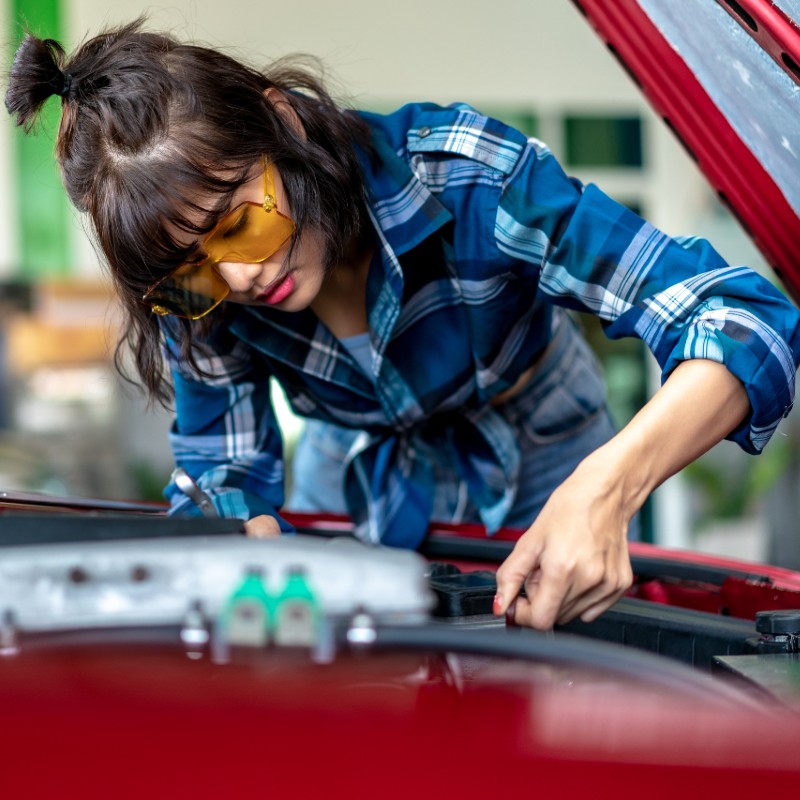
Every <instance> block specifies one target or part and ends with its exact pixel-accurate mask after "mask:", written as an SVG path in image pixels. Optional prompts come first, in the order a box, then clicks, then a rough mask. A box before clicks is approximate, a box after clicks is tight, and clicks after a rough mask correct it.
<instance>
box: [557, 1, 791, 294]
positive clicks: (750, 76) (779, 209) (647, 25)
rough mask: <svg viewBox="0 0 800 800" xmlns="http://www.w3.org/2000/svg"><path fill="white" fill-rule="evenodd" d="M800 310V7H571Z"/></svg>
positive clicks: (686, 4)
mask: <svg viewBox="0 0 800 800" xmlns="http://www.w3.org/2000/svg"><path fill="white" fill-rule="evenodd" d="M573 2H574V3H575V5H576V6H577V7H578V8H579V10H581V11H582V12H583V14H584V15H585V16H586V17H587V18H588V20H589V22H590V23H591V24H592V25H593V26H594V28H595V29H596V30H597V32H598V33H599V35H600V36H601V37H602V38H603V40H604V41H605V42H606V44H607V45H608V47H609V49H611V51H612V52H613V53H614V54H615V55H616V56H617V57H618V58H619V60H620V61H621V62H622V64H623V66H624V67H625V68H626V70H627V71H628V73H629V74H630V75H631V76H632V77H633V79H634V80H635V81H636V83H637V84H638V85H639V86H640V88H641V89H642V91H643V93H644V94H645V96H646V97H647V99H648V101H649V102H650V104H651V105H652V106H653V108H654V109H655V111H656V112H657V113H658V114H659V115H660V116H661V117H662V118H663V119H664V121H665V122H666V123H667V125H669V126H670V128H671V129H672V130H673V131H674V132H675V133H676V135H677V136H678V138H679V139H680V140H681V141H682V143H683V144H684V145H685V147H686V149H687V150H688V151H689V153H690V154H691V155H692V157H693V158H694V159H695V161H696V162H697V164H698V166H699V168H700V169H701V170H702V172H703V173H704V174H705V176H706V177H707V178H708V180H709V181H710V183H711V184H712V186H713V187H714V189H715V190H716V191H717V193H718V194H719V196H720V198H721V200H722V201H723V203H725V205H727V206H728V207H729V208H730V209H731V210H732V212H733V213H734V214H735V215H736V217H737V218H738V219H739V221H740V222H741V224H742V225H743V226H744V228H745V229H746V230H747V232H748V233H749V234H750V236H751V237H752V239H753V241H754V242H755V244H756V246H757V247H758V248H759V250H760V251H761V252H762V253H763V255H764V257H765V258H766V259H767V261H768V262H769V264H770V265H771V266H772V268H773V269H774V270H775V272H776V273H777V274H778V276H779V277H780V278H781V279H782V281H783V282H784V284H785V288H786V290H787V291H788V292H789V294H790V295H791V296H792V297H793V298H794V300H795V302H797V301H799V300H800V236H798V231H800V220H799V219H798V214H800V163H798V162H799V161H800V125H798V124H797V120H798V119H800V27H798V21H800V0H775V2H770V0H682V1H681V2H680V3H676V2H674V0H573Z"/></svg>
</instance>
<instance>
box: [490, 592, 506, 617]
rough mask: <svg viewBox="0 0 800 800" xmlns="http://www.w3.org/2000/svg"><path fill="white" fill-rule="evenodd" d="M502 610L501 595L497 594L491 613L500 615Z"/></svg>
mask: <svg viewBox="0 0 800 800" xmlns="http://www.w3.org/2000/svg"><path fill="white" fill-rule="evenodd" d="M502 610H503V595H501V594H500V593H499V592H498V593H497V594H496V595H495V596H494V602H493V603H492V611H493V612H494V613H495V614H500V613H501V612H502Z"/></svg>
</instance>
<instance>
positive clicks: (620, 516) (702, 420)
mask: <svg viewBox="0 0 800 800" xmlns="http://www.w3.org/2000/svg"><path fill="white" fill-rule="evenodd" d="M748 410H749V401H748V398H747V394H746V392H745V389H744V387H743V386H742V384H741V382H740V381H739V380H738V379H737V378H736V377H735V376H734V375H732V374H731V373H730V372H729V371H728V370H727V369H726V368H725V367H724V366H722V365H721V364H718V363H716V362H714V361H708V360H704V359H692V360H690V361H684V362H682V363H681V364H680V365H679V366H678V367H676V368H675V370H674V371H673V372H672V374H671V375H670V377H669V378H668V380H667V381H666V382H665V383H664V385H663V386H662V387H661V389H660V390H659V391H658V392H656V394H655V395H654V396H653V398H652V399H651V400H650V401H649V402H648V403H647V404H646V405H645V406H644V408H642V410H641V411H640V412H639V413H638V414H637V415H636V416H635V417H634V418H633V419H632V420H631V422H630V423H629V424H628V425H627V426H626V427H625V428H624V429H623V430H622V431H620V432H619V433H618V434H617V435H616V436H615V437H614V438H613V439H611V440H610V441H609V442H608V443H607V444H605V445H603V446H602V447H600V448H598V449H597V450H596V451H595V452H594V453H592V454H591V455H590V456H588V457H587V458H586V459H584V461H583V462H581V464H579V465H578V467H577V468H576V470H575V471H574V472H573V473H572V475H571V476H570V477H569V478H568V479H567V480H566V481H564V483H563V484H562V485H561V486H560V487H559V488H558V489H556V491H555V492H553V494H552V496H551V497H550V499H549V500H548V502H547V504H546V505H545V507H544V508H543V509H542V512H541V513H540V515H539V516H538V517H537V519H536V521H535V522H534V523H533V525H531V527H530V528H529V529H528V530H527V531H526V532H525V533H524V534H523V536H522V537H521V538H520V540H519V541H518V542H517V545H516V546H515V548H514V550H513V552H512V553H511V555H510V556H509V557H508V558H507V559H506V561H505V562H504V563H503V565H502V566H501V567H500V569H499V570H498V572H497V586H498V596H497V597H496V598H495V609H494V610H495V613H497V614H503V613H505V611H506V609H507V608H508V607H509V605H510V604H511V603H512V601H514V599H515V598H517V595H518V593H519V591H520V589H521V588H522V586H523V585H524V586H525V591H526V594H527V598H519V599H518V600H517V604H516V613H515V619H516V621H517V622H518V623H520V624H524V625H530V626H532V627H534V628H539V629H548V628H551V627H552V626H553V625H554V624H555V623H556V622H558V623H565V622H568V621H569V620H571V619H574V618H575V617H580V618H581V619H582V620H583V621H585V622H589V621H591V620H593V619H595V618H596V617H598V616H599V615H600V614H602V613H603V612H604V611H605V610H607V609H608V608H609V607H610V606H611V605H613V604H614V603H615V602H616V601H617V600H618V599H619V598H620V597H621V596H622V595H623V594H624V592H625V591H626V590H627V589H628V588H629V587H630V585H631V583H632V580H633V575H632V572H631V565H630V559H629V557H628V548H627V530H628V523H629V522H630V520H631V518H632V517H633V515H634V514H635V513H636V512H637V511H638V510H639V508H641V506H642V504H643V503H644V501H645V498H646V497H647V496H648V495H649V494H650V492H652V491H653V490H654V489H655V488H656V487H658V486H659V485H660V484H661V483H662V482H663V481H665V480H666V479H667V478H669V477H670V476H671V475H674V474H675V473H676V472H678V471H679V470H680V469H682V468H683V467H684V466H686V465H687V464H689V463H690V462H691V461H693V460H694V459H695V458H697V457H698V456H700V455H702V454H703V453H705V452H706V451H707V450H709V449H710V448H711V447H712V446H713V445H715V444H716V443H717V442H719V441H721V440H722V439H723V438H724V437H725V436H726V435H727V434H729V433H730V432H731V431H732V430H733V429H734V428H736V427H737V426H738V425H739V424H740V423H741V422H742V421H743V419H744V418H745V416H746V414H747V413H748Z"/></svg>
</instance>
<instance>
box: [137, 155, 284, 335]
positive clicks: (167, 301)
mask: <svg viewBox="0 0 800 800" xmlns="http://www.w3.org/2000/svg"><path fill="white" fill-rule="evenodd" d="M294 232H295V224H294V222H293V221H292V220H291V219H289V217H287V216H285V215H284V214H281V212H280V211H278V209H277V207H276V205H275V188H274V186H273V183H272V173H271V170H270V168H269V165H268V164H267V163H266V162H265V163H264V202H263V204H259V203H252V202H250V201H247V202H244V203H242V204H241V205H239V206H237V207H236V208H234V209H233V210H232V211H229V212H228V213H227V214H226V215H225V216H224V217H223V218H222V219H221V220H220V222H219V223H218V224H217V225H216V227H215V228H214V229H213V230H212V231H211V233H209V234H208V236H206V238H205V239H204V240H203V249H204V250H205V253H206V257H205V259H204V260H203V262H202V263H200V264H185V265H184V266H182V267H180V268H178V269H177V270H175V272H173V273H172V274H171V275H168V276H167V277H166V278H164V279H163V280H162V281H160V282H159V283H157V284H156V285H155V286H153V287H152V288H151V289H149V290H148V291H147V293H146V294H145V296H144V301H145V302H146V303H148V304H149V305H150V306H151V307H152V309H153V310H154V311H155V312H156V313H157V314H174V315H175V316H178V317H188V318H189V319H199V318H200V317H202V316H205V315H206V314H208V312H209V311H211V310H213V309H214V308H216V307H217V306H218V305H219V304H220V303H221V302H222V301H223V300H224V299H225V298H226V297H227V296H228V293H229V292H230V288H229V287H228V284H227V283H225V281H224V280H223V279H222V277H221V276H220V275H219V273H218V272H217V270H216V269H215V267H214V265H215V264H218V263H219V262H220V261H233V262H242V263H248V262H251V263H254V264H255V263H260V262H262V261H266V260H267V259H268V258H269V257H270V256H271V255H274V254H275V253H276V252H277V251H278V250H280V249H281V247H283V245H284V244H285V243H286V242H287V241H288V240H289V239H290V238H291V237H292V234H293V233H294Z"/></svg>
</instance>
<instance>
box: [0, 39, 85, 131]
mask: <svg viewBox="0 0 800 800" xmlns="http://www.w3.org/2000/svg"><path fill="white" fill-rule="evenodd" d="M64 61H65V53H64V48H63V47H62V46H61V45H60V44H59V43H58V42H56V41H55V40H53V39H38V38H37V37H35V36H33V35H31V34H29V33H28V34H25V38H24V39H23V40H22V43H21V44H20V46H19V47H18V48H17V52H16V54H15V55H14V62H13V64H12V65H11V72H10V75H9V79H8V90H7V91H6V109H8V113H9V114H11V115H13V116H16V118H17V125H21V126H23V127H24V128H25V130H29V129H30V128H31V126H32V125H33V124H34V123H35V121H36V117H37V115H38V114H39V112H40V110H41V108H42V106H43V104H44V102H45V100H47V98H48V97H52V96H53V95H59V96H61V97H65V96H67V94H68V93H69V92H70V90H71V88H72V82H73V78H72V75H71V74H70V73H69V72H65V71H62V67H63V65H64Z"/></svg>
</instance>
